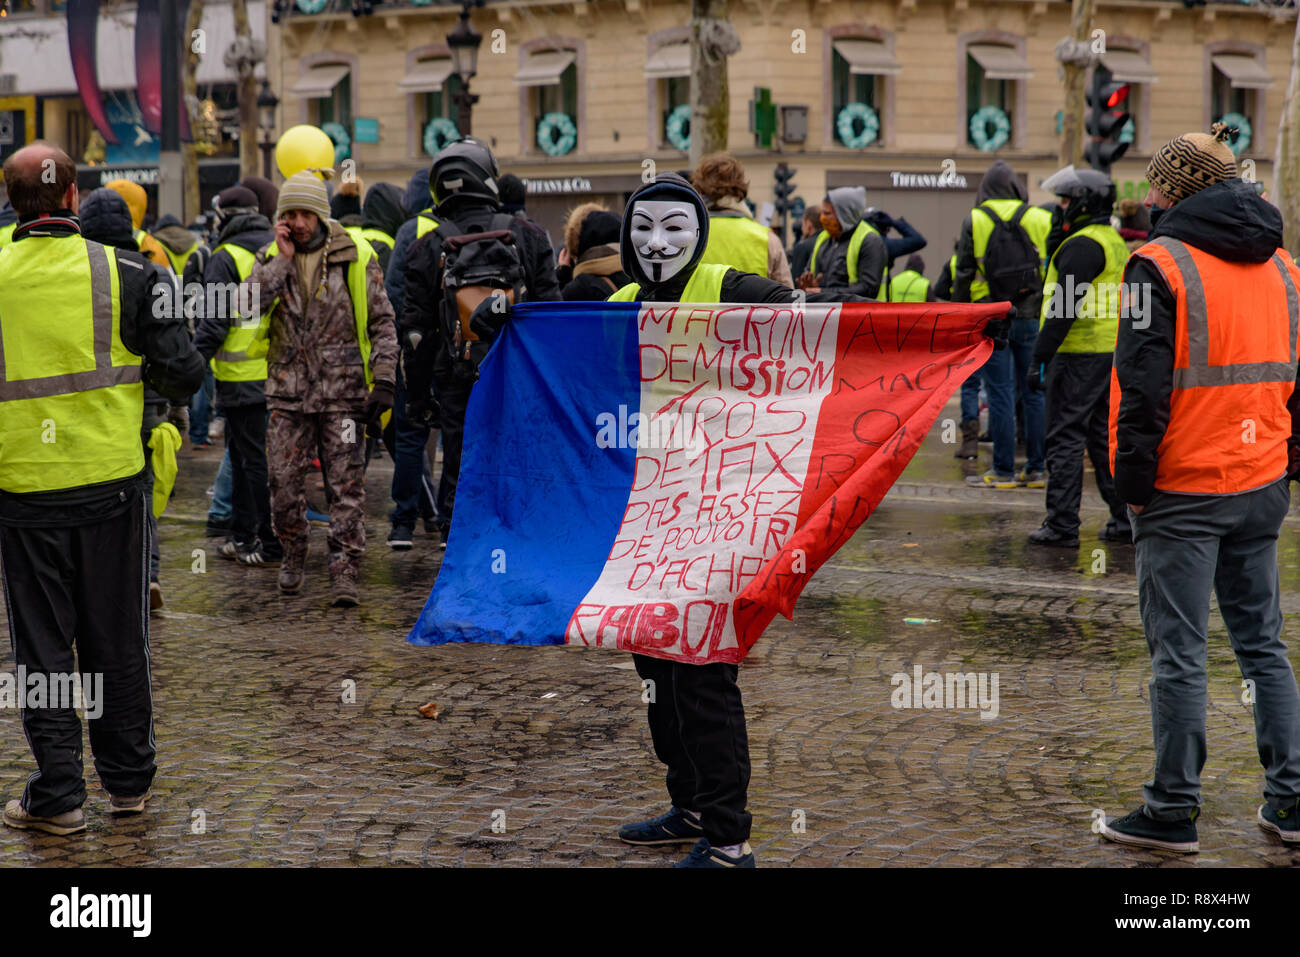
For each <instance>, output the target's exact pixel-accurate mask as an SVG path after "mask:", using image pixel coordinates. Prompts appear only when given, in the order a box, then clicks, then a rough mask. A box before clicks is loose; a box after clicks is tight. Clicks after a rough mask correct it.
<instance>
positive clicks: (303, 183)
mask: <svg viewBox="0 0 1300 957" xmlns="http://www.w3.org/2000/svg"><path fill="white" fill-rule="evenodd" d="M291 209H305V210H307V212H309V213H315V214H316V215H317V216H319V217H320V218H321V219H322V220H326V219H329V218H330V198H329V194H328V193H327V192H326V191H325V183H324V182H322V181H321V179H320V177H319V176H317V175H316V173H315V172H313V171H312V170H306V169H305V170H302V171H301V172H298V173H294V174H293V175H292V176H290V177H289V178H288V179H287V180H285V181H284V185H283V186H281V187H280V197H279V199H278V200H277V201H276V204H275V218H276V219H279V218H280V217H281V216H283V215H284V214H285V213H287V212H288V211H289V210H291Z"/></svg>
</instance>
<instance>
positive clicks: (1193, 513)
mask: <svg viewBox="0 0 1300 957" xmlns="http://www.w3.org/2000/svg"><path fill="white" fill-rule="evenodd" d="M1290 501H1291V495H1290V489H1289V487H1288V484H1287V481H1286V480H1285V479H1281V480H1279V481H1277V482H1275V483H1273V484H1271V485H1268V486H1265V487H1264V488H1261V489H1257V490H1255V491H1253V492H1247V493H1245V494H1242V495H1228V496H1217V495H1174V494H1170V493H1167V492H1157V493H1156V494H1155V496H1154V497H1153V498H1152V499H1151V503H1150V504H1149V505H1148V506H1147V507H1146V508H1145V509H1143V510H1142V514H1141V515H1138V516H1136V517H1134V518H1133V535H1134V541H1135V543H1136V544H1137V578H1138V595H1139V604H1140V606H1141V610H1142V624H1143V626H1144V628H1145V629H1146V638H1147V648H1148V650H1149V651H1150V652H1151V668H1152V677H1151V685H1150V688H1151V725H1152V731H1153V735H1154V739H1155V751H1156V761H1155V771H1154V773H1153V775H1152V779H1151V780H1150V781H1149V782H1147V784H1146V786H1145V787H1144V788H1143V789H1142V796H1143V798H1144V799H1145V801H1146V807H1147V813H1148V814H1149V815H1150V816H1151V817H1153V818H1155V819H1156V820H1161V821H1183V820H1187V819H1188V818H1191V817H1193V816H1194V815H1195V814H1196V812H1197V809H1198V808H1199V807H1200V799H1201V769H1202V768H1204V766H1205V707H1206V674H1205V656H1206V644H1207V640H1208V635H1209V617H1210V589H1211V588H1213V589H1214V592H1215V594H1216V595H1217V596H1218V599H1219V611H1220V613H1221V614H1222V615H1223V621H1224V624H1225V625H1227V628H1228V637H1229V639H1230V640H1231V642H1232V650H1233V652H1234V653H1235V654H1236V656H1237V661H1238V663H1239V664H1240V665H1241V674H1242V676H1243V677H1244V678H1247V679H1249V680H1250V681H1253V682H1254V694H1255V704H1254V707H1255V740H1256V742H1257V744H1258V746H1259V759H1260V762H1261V763H1262V764H1263V765H1264V779H1265V786H1264V796H1265V798H1266V799H1267V800H1268V803H1269V804H1270V805H1272V806H1273V807H1275V808H1287V807H1292V806H1294V805H1295V803H1296V800H1297V798H1300V692H1297V690H1296V680H1295V675H1294V673H1293V672H1292V670H1291V663H1290V661H1288V659H1287V653H1286V646H1285V645H1284V644H1282V637H1281V636H1282V610H1281V607H1280V605H1279V602H1278V571H1277V537H1278V531H1279V529H1280V528H1281V526H1282V519H1283V518H1284V517H1285V516H1286V513H1287V509H1288V508H1289V506H1290Z"/></svg>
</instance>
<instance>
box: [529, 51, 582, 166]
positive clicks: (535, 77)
mask: <svg viewBox="0 0 1300 957" xmlns="http://www.w3.org/2000/svg"><path fill="white" fill-rule="evenodd" d="M531 42H537V43H538V47H537V48H535V49H531V50H530V49H528V48H527V46H525V48H524V50H523V53H522V56H523V61H522V63H521V64H520V67H519V72H518V73H516V74H515V83H516V84H517V85H518V86H519V87H520V104H519V105H520V108H521V110H520V118H519V119H520V133H521V134H523V139H524V149H525V151H527V152H533V153H545V154H546V155H547V156H564V155H566V154H568V153H571V152H573V151H574V150H575V149H577V148H578V145H579V143H578V140H579V136H580V130H581V126H582V119H581V117H580V116H579V112H580V102H579V101H580V98H581V90H580V89H579V87H578V64H579V51H578V50H577V49H575V48H573V47H571V46H569V44H568V43H565V44H563V45H560V44H557V45H556V46H547V47H543V46H541V42H540V41H531ZM570 42H571V41H570Z"/></svg>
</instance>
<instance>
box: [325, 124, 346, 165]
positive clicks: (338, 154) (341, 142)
mask: <svg viewBox="0 0 1300 957" xmlns="http://www.w3.org/2000/svg"><path fill="white" fill-rule="evenodd" d="M320 129H321V132H322V133H324V134H325V135H326V136H328V137H329V138H330V140H331V141H332V142H333V143H334V164H335V165H336V166H337V165H338V164H339V163H342V162H343V161H344V160H345V159H347V158H348V157H349V156H351V155H352V137H350V136H348V131H347V130H346V129H344V127H343V124H342V123H333V122H330V123H323V124H321V128H320Z"/></svg>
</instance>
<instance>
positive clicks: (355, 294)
mask: <svg viewBox="0 0 1300 957" xmlns="http://www.w3.org/2000/svg"><path fill="white" fill-rule="evenodd" d="M345 228H346V229H347V233H348V235H349V236H351V237H352V242H353V244H354V245H355V246H356V247H357V258H356V261H355V262H351V263H348V296H349V297H350V298H351V299H352V318H353V321H354V323H355V324H356V330H357V347H358V348H359V349H360V350H361V368H362V370H363V371H364V372H365V375H366V388H368V389H372V388H374V385H375V379H374V374H373V373H372V372H371V371H370V331H369V329H368V328H367V327H368V326H369V324H370V300H369V298H368V296H367V291H366V267H367V266H368V265H369V264H370V260H372V259H374V258H375V251H374V249H372V248H371V246H370V243H368V242H363V238H364V237H363V236H362V235H361V228H360V227H359V226H348V227H345ZM278 254H279V248H278V247H277V246H276V244H275V243H271V244H270V245H268V246H267V247H266V258H267V259H268V260H269V259H271V258H272V257H274V256H276V255H278ZM321 268H326V267H325V265H324V264H322V266H321ZM279 306H280V297H279V296H276V297H275V299H274V300H273V301H272V302H271V305H270V308H268V309H267V310H266V312H264V313H263V314H262V318H261V321H260V322H259V323H258V325H257V329H256V331H255V333H254V335H253V341H252V342H250V343H249V345H248V354H249V355H250V356H265V355H266V354H267V351H268V350H269V349H270V347H271V319H272V316H273V314H274V313H275V311H276V310H277V309H278V308H279Z"/></svg>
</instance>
